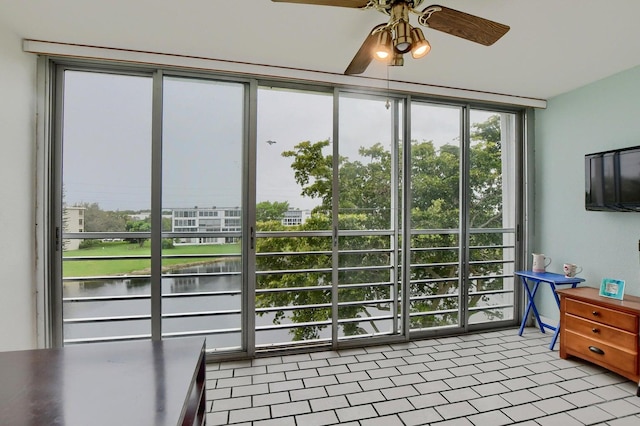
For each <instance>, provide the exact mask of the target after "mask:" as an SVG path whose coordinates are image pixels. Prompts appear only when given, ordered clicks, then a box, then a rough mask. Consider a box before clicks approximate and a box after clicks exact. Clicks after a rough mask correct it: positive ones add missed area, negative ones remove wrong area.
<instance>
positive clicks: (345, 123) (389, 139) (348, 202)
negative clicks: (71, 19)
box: [50, 65, 521, 355]
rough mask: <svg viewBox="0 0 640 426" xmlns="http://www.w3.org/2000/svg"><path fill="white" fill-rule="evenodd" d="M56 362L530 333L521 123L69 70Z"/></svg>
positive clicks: (371, 99)
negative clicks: (121, 352)
mask: <svg viewBox="0 0 640 426" xmlns="http://www.w3.org/2000/svg"><path fill="white" fill-rule="evenodd" d="M56 94H57V97H56V109H55V111H56V114H57V115H56V120H55V126H54V127H55V130H56V133H55V138H54V139H55V141H54V142H55V143H54V144H53V150H52V152H53V156H52V159H53V164H54V167H53V170H52V175H51V176H52V177H51V180H52V182H53V185H52V193H54V194H56V195H55V196H54V197H52V203H51V209H52V212H53V214H52V224H53V229H54V230H55V231H54V232H52V235H51V246H52V248H53V249H54V251H53V252H52V253H54V254H53V255H52V257H51V259H50V262H51V271H52V277H53V279H52V284H51V287H50V292H51V297H52V299H51V300H52V303H51V318H52V321H53V323H54V324H55V325H56V326H55V327H53V336H54V339H53V340H54V341H55V342H56V344H59V345H63V344H76V343H83V342H95V341H109V340H130V339H149V338H153V339H163V338H176V337H184V336H199V337H203V338H205V339H206V344H207V349H208V350H209V351H210V352H216V353H225V352H226V353H230V352H244V353H247V354H249V355H251V354H253V353H255V352H256V351H267V350H274V349H281V348H286V349H291V348H300V347H312V346H327V347H333V348H339V347H347V346H353V345H360V344H365V343H371V342H374V341H375V342H397V341H403V340H406V339H408V338H410V337H424V336H430V335H441V334H446V333H453V332H455V333H459V332H463V331H466V330H469V329H479V328H483V327H484V328H488V327H491V326H503V325H509V324H513V323H514V322H515V321H516V310H517V308H518V306H517V305H518V303H517V300H518V297H517V296H518V291H517V288H516V287H515V286H514V280H513V272H514V270H515V267H516V265H517V259H518V258H519V251H518V246H519V242H518V241H517V232H516V230H517V229H518V224H519V219H518V217H519V216H520V215H519V213H518V209H517V207H518V206H519V205H520V204H519V202H518V198H519V197H520V191H519V190H518V187H519V179H518V178H517V176H518V173H519V166H518V161H520V160H519V159H520V156H519V155H518V152H519V150H520V146H521V135H520V133H521V130H520V129H519V128H518V119H519V117H520V115H519V114H518V113H517V112H514V111H502V110H497V109H496V110H494V109H487V108H484V109H483V108H479V107H471V106H469V105H466V104H462V103H453V102H448V103H445V102H435V101H434V100H431V99H424V98H420V99H415V98H413V97H411V96H409V95H403V94H399V93H386V94H381V93H379V92H366V93H365V92H363V91H356V90H346V89H341V88H336V87H325V86H318V87H315V86H314V87H308V86H301V85H287V84H276V83H274V82H261V81H258V80H252V79H249V80H242V79H240V78H237V79H231V78H229V77H220V76H218V77H212V76H207V75H202V74H195V73H178V72H175V71H172V72H169V71H164V70H155V69H154V70H148V71H139V70H127V72H125V71H123V70H122V69H110V70H105V69H103V68H100V69H93V68H79V67H76V66H65V65H60V66H58V67H57V80H56Z"/></svg>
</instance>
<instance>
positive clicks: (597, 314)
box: [591, 311, 600, 317]
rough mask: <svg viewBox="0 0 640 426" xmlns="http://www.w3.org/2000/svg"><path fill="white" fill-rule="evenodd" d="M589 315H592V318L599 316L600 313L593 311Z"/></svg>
mask: <svg viewBox="0 0 640 426" xmlns="http://www.w3.org/2000/svg"><path fill="white" fill-rule="evenodd" d="M591 313H592V314H593V316H594V317H597V316H600V312H598V311H593V312H591Z"/></svg>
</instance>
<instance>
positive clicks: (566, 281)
mask: <svg viewBox="0 0 640 426" xmlns="http://www.w3.org/2000/svg"><path fill="white" fill-rule="evenodd" d="M515 275H516V276H519V277H520V280H521V281H522V285H523V286H524V289H525V291H526V293H527V308H526V309H525V311H524V316H523V317H522V324H520V330H519V331H518V336H522V332H523V331H524V326H525V323H526V322H527V317H528V316H529V312H530V311H531V310H533V315H534V316H535V318H536V321H537V322H538V327H540V331H541V332H543V333H544V329H545V328H548V329H549V330H553V331H554V334H553V339H551V344H550V345H549V349H551V350H553V347H554V346H555V344H556V340H558V332H559V331H560V327H558V326H557V325H556V326H553V325H551V324H547V323H545V322H542V320H541V319H540V315H539V314H538V308H536V303H535V300H534V298H535V296H536V293H537V292H538V287H540V283H547V284H549V285H550V286H551V291H552V293H553V297H555V299H556V304H557V305H558V309H560V298H559V297H558V295H557V294H556V286H557V285H570V286H571V288H574V287H576V286H577V285H578V284H579V283H581V282H584V279H583V278H578V277H572V278H568V277H565V276H564V275H562V274H554V273H552V272H533V271H518V272H516V273H515ZM530 283H532V284H533V288H530V287H529V285H530Z"/></svg>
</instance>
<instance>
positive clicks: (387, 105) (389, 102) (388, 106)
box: [384, 65, 391, 109]
mask: <svg viewBox="0 0 640 426" xmlns="http://www.w3.org/2000/svg"><path fill="white" fill-rule="evenodd" d="M389 67H390V65H387V102H386V103H385V104H384V106H385V108H387V109H389V108H391V101H390V100H389V94H390V92H391V90H390V89H389Z"/></svg>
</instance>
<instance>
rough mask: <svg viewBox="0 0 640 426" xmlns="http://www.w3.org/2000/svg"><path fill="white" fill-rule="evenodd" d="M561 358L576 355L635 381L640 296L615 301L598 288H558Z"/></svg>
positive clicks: (639, 371)
mask: <svg viewBox="0 0 640 426" xmlns="http://www.w3.org/2000/svg"><path fill="white" fill-rule="evenodd" d="M557 293H558V295H559V296H560V358H564V359H566V358H568V357H569V356H576V357H578V358H582V359H584V360H587V361H590V362H593V363H594V364H598V365H600V366H602V367H605V368H607V369H609V370H611V371H613V372H615V373H618V374H620V375H621V376H624V377H627V378H629V379H631V380H633V381H635V382H638V380H639V379H640V358H639V356H638V354H639V353H640V340H639V339H640V334H639V331H640V330H639V327H640V326H639V324H640V297H634V296H625V297H624V300H616V299H611V298H608V297H602V296H600V295H598V289H596V288H591V287H577V288H572V289H566V290H558V291H557Z"/></svg>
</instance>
